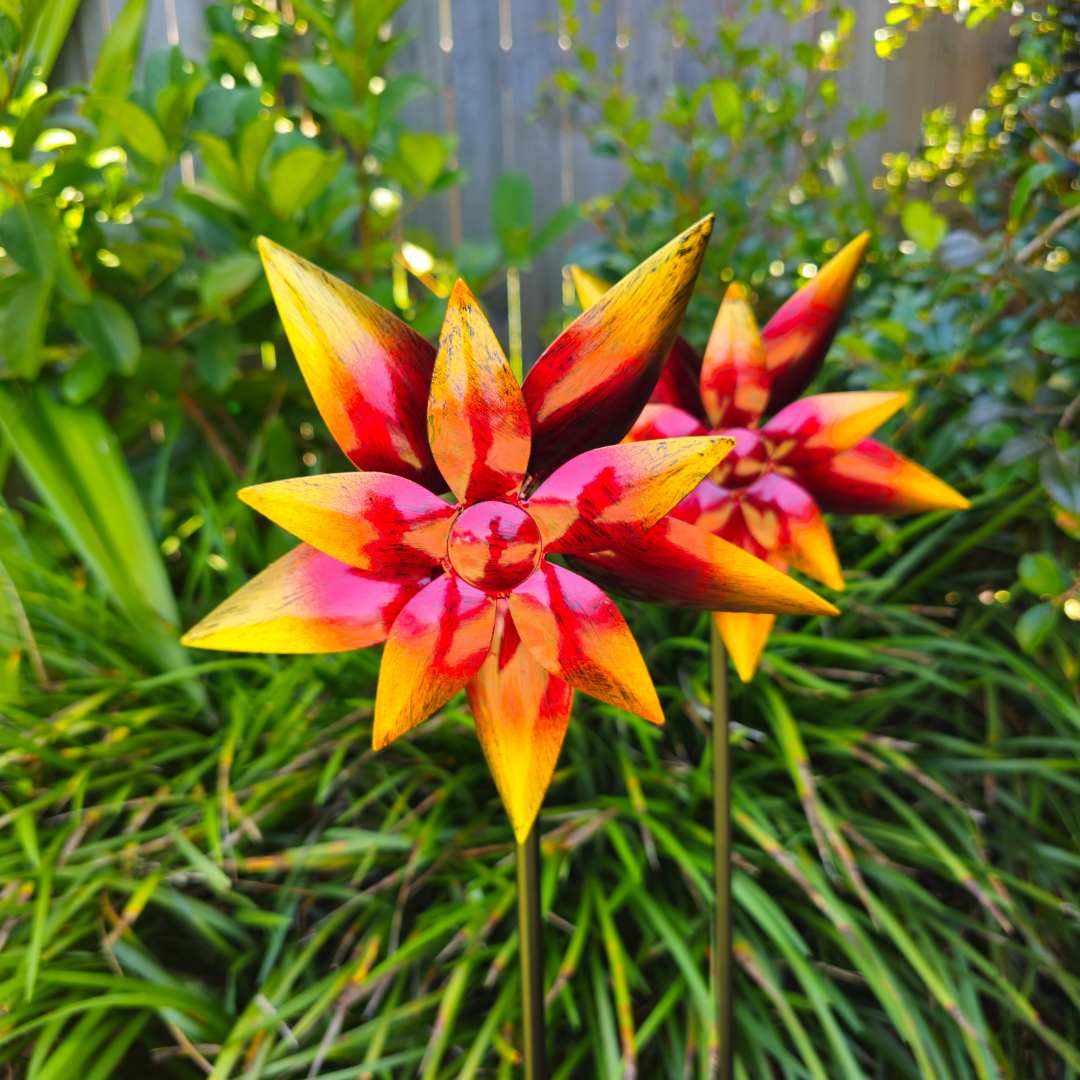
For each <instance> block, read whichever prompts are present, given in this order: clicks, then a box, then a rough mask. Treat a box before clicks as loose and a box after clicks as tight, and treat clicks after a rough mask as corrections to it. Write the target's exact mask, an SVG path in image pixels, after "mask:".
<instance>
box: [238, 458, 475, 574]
mask: <svg viewBox="0 0 1080 1080" xmlns="http://www.w3.org/2000/svg"><path fill="white" fill-rule="evenodd" d="M239 495H240V498H241V499H242V500H243V501H244V502H246V503H247V504H248V505H249V506H251V507H254V508H255V509H256V510H258V511H259V513H260V514H263V515H264V516H266V517H268V518H269V519H270V520H271V521H273V522H274V523H275V524H277V525H280V526H281V527H282V528H283V529H287V530H288V531H289V532H291V533H292V534H293V535H294V536H298V537H299V538H300V539H301V540H304V541H306V542H307V543H309V544H311V546H312V547H315V548H318V550H319V551H322V552H325V553H326V554H327V555H331V556H333V557H334V558H335V559H340V560H341V561H342V562H345V563H348V564H349V565H350V566H356V567H359V568H360V569H361V570H369V571H371V572H372V573H375V574H378V575H380V576H381V577H387V578H394V577H416V576H418V575H420V574H423V573H426V572H427V571H429V570H430V569H431V567H432V566H434V565H435V563H437V562H439V560H440V559H442V558H443V557H444V556H445V555H446V537H447V533H448V532H449V530H450V520H451V518H452V517H453V516H454V508H453V507H452V506H450V505H448V504H447V503H445V502H443V500H442V499H440V498H439V497H438V496H437V495H433V494H432V493H431V492H430V491H429V490H428V489H427V488H425V487H421V486H420V485H419V484H416V483H414V482H413V481H412V480H406V479H404V477H401V476H393V475H391V474H390V473H375V472H365V473H359V472H353V473H324V474H322V475H320V476H305V477H299V478H297V479H294V480H278V481H275V482H273V483H269V484H256V485H255V486H254V487H247V488H242V489H241V491H240V492H239Z"/></svg>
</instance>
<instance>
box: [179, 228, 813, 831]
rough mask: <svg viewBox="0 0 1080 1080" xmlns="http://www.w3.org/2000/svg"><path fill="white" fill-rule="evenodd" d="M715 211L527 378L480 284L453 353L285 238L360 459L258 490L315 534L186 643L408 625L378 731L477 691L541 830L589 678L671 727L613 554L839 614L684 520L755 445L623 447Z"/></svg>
mask: <svg viewBox="0 0 1080 1080" xmlns="http://www.w3.org/2000/svg"><path fill="white" fill-rule="evenodd" d="M711 228H712V220H711V218H707V219H705V220H703V221H701V222H699V223H698V224H697V225H695V226H693V227H692V228H690V229H688V230H687V231H686V232H685V233H683V234H682V235H680V236H678V237H676V239H674V240H672V241H671V242H670V243H669V244H667V245H666V246H665V247H664V248H662V249H661V250H660V251H658V252H657V253H656V254H655V255H653V256H652V257H651V258H649V259H647V260H646V261H645V262H644V263H642V264H641V265H640V266H639V267H637V268H636V269H635V270H633V271H632V272H631V273H630V274H628V275H627V276H626V277H625V278H624V279H623V280H622V281H620V282H619V283H618V284H617V285H615V286H614V287H613V288H612V289H610V290H608V291H607V292H606V293H605V294H604V296H603V297H602V298H600V299H599V300H598V301H597V303H595V304H594V305H593V306H592V307H590V309H589V310H588V311H586V312H585V313H584V314H582V315H581V316H580V317H579V318H578V319H576V320H575V321H574V322H573V323H572V324H571V325H570V326H569V327H568V328H567V329H566V330H565V331H564V332H563V333H562V334H561V335H560V336H559V337H558V338H557V339H556V340H555V341H554V342H553V343H552V344H551V345H550V346H549V347H548V348H547V350H546V351H545V352H544V353H543V355H542V356H541V357H540V358H539V359H538V360H537V361H536V363H535V365H533V367H532V369H531V370H530V372H529V374H528V377H527V378H526V379H525V380H524V381H523V383H522V384H520V385H519V383H518V381H517V379H516V378H515V376H514V374H513V372H512V370H511V368H510V366H509V364H508V363H507V360H506V358H505V356H504V354H503V352H502V349H501V348H500V346H499V343H498V341H497V339H496V336H495V334H494V332H493V331H492V329H491V327H490V326H489V324H488V322H487V320H486V319H485V317H484V314H483V312H482V311H481V309H480V307H479V305H478V304H477V302H476V300H475V299H474V297H473V296H472V295H471V294H470V292H469V290H468V288H467V287H466V286H465V284H464V283H463V282H458V284H457V285H456V286H455V287H454V290H453V292H452V294H451V296H450V300H449V304H448V306H447V311H446V318H445V321H444V323H443V328H442V332H441V335H440V340H439V346H438V350H436V349H435V348H433V347H432V346H431V345H430V344H429V343H428V342H427V341H425V340H424V339H423V338H421V337H420V336H418V335H417V334H416V333H415V332H414V331H413V330H411V329H410V328H409V327H408V326H407V325H406V324H405V323H404V322H402V321H401V320H399V319H398V318H396V317H395V316H394V315H393V314H391V313H390V312H389V311H386V310H385V309H383V308H381V307H380V306H379V305H377V304H375V303H374V302H373V301H371V300H369V299H368V298H366V297H365V296H363V295H362V294H360V293H359V292H357V291H356V290H354V289H352V288H351V287H349V286H348V285H346V284H345V283H343V282H341V281H339V280H337V279H335V278H333V277H331V276H330V275H328V274H326V273H324V272H323V271H322V270H320V269H318V268H317V267H315V266H313V265H312V264H311V263H308V262H306V261H305V260H303V259H301V258H300V257H299V256H296V255H294V254H292V253H291V252H289V251H286V250H285V249H284V248H281V247H279V246H277V245H276V244H273V243H272V242H270V241H267V240H262V241H261V242H260V250H261V253H262V257H263V262H264V265H265V267H266V271H267V275H268V277H269V279H270V284H271V288H272V291H273V294H274V300H275V302H276V304H277V307H278V310H279V312H280V314H281V317H282V320H283V322H284V325H285V329H286V333H287V335H288V337H289V341H290V343H291V344H292V347H293V350H294V352H295V354H296V358H297V361H298V362H299V364H300V368H301V371H302V372H303V375H304V378H305V380H306V381H307V384H308V387H309V388H310V390H311V394H312V397H313V398H314V400H315V403H316V405H317V406H318V408H319V411H320V413H321V414H322V416H323V419H324V420H325V421H326V424H327V427H328V428H329V429H330V432H331V434H332V435H333V436H334V438H335V439H336V440H337V442H338V444H339V445H340V447H341V449H342V450H343V451H344V453H345V454H346V455H347V456H348V458H349V459H350V460H351V461H352V463H353V465H355V466H356V470H357V471H353V472H347V473H331V474H328V475H321V476H308V477H302V478H298V479H293V480H280V481H276V482H272V483H266V484H259V485H257V486H255V487H250V488H245V489H244V490H243V491H241V492H240V497H241V498H242V499H243V500H244V501H245V502H247V503H248V504H250V505H251V506H253V507H254V508H255V509H257V510H258V511H259V512H261V513H262V514H264V515H265V516H266V517H268V518H270V519H271V520H272V521H274V522H276V523H277V524H278V525H280V526H282V527H283V528H285V529H286V530H288V531H289V532H291V533H293V534H294V535H295V536H297V537H298V538H299V539H300V541H301V543H300V544H299V545H298V546H297V547H295V548H294V549H293V550H292V551H290V552H289V553H288V554H287V555H285V556H283V557H282V558H280V559H278V560H277V561H276V562H275V563H273V564H272V565H271V566H270V567H268V568H267V569H266V570H264V571H263V572H262V573H260V574H258V575H257V576H256V577H255V578H254V579H253V580H252V581H250V582H249V583H248V584H247V585H245V586H244V587H242V588H241V589H240V590H239V591H238V592H236V593H235V594H234V595H233V596H231V597H230V598H229V599H228V600H226V601H225V602H224V603H223V604H222V605H221V606H220V607H218V608H217V609H216V610H215V611H213V612H211V614H209V615H208V616H207V617H206V618H204V619H203V620H202V622H200V623H199V624H198V625H197V626H196V627H194V629H192V630H191V631H189V632H188V634H187V635H186V636H185V638H184V642H185V644H187V645H192V646H196V647H198V648H204V649H228V650H240V651H249V652H279V653H313V652H334V651H342V650H347V649H358V648H363V647H365V646H369V645H375V644H378V643H379V642H382V641H385V642H386V645H385V651H384V653H383V658H382V666H381V669H380V674H379V683H378V688H377V692H376V698H375V715H374V725H373V741H374V745H375V748H376V749H379V748H382V747H384V746H386V745H388V744H389V743H390V742H392V741H393V740H394V739H396V738H398V737H399V736H401V735H403V734H405V733H406V732H408V731H410V730H411V729H412V728H413V727H415V726H416V725H417V724H419V723H420V722H421V721H423V720H424V719H425V718H426V717H428V716H429V715H431V713H432V712H434V711H435V710H437V709H438V708H439V707H440V706H442V705H444V704H445V703H446V702H447V701H448V700H449V699H450V698H451V697H453V696H454V694H456V693H457V692H458V691H460V690H462V689H465V690H467V692H468V696H469V700H470V703H471V706H472V711H473V715H474V717H475V719H476V730H477V735H478V736H479V739H480V743H481V745H482V747H483V751H484V754H485V755H486V757H487V760H488V763H489V765H490V768H491V771H492V774H493V776H494V778H495V783H496V786H497V787H498V790H499V793H500V795H501V797H502V800H503V803H504V805H505V806H506V810H507V813H508V814H509V817H510V819H511V822H512V825H513V828H514V832H515V835H516V837H517V839H518V842H519V843H521V842H523V841H524V839H525V837H526V836H527V835H528V833H529V831H530V829H531V827H532V824H533V822H534V820H535V818H536V815H537V813H538V811H539V809H540V805H541V803H542V801H543V798H544V793H545V791H546V790H547V787H548V784H549V783H550V780H551V776H552V773H553V771H554V768H555V763H556V760H557V758H558V754H559V750H560V748H561V746H562V742H563V737H564V734H565V731H566V725H567V722H568V720H569V716H570V708H571V703H572V698H573V693H574V691H575V690H582V691H584V692H585V693H587V694H591V695H592V696H594V697H596V698H598V699H600V700H601V701H604V702H607V703H609V704H612V705H615V706H617V707H619V708H622V709H626V710H628V711H630V712H633V713H636V714H637V715H639V716H642V717H644V718H645V719H646V720H649V721H652V722H654V723H662V722H663V712H662V710H661V707H660V702H659V700H658V698H657V695H656V690H655V688H654V686H653V683H652V679H651V677H650V676H649V672H648V670H647V668H646V666H645V662H644V660H643V658H642V656H641V653H640V651H639V649H638V646H637V644H636V643H635V641H634V638H633V636H632V634H631V632H630V630H629V628H628V626H627V625H626V622H625V620H624V619H623V616H622V615H621V614H620V612H619V609H618V608H617V607H616V606H615V604H614V603H613V602H612V601H611V600H610V599H609V598H608V596H607V595H606V594H605V593H604V592H603V591H601V589H600V588H598V587H597V585H596V584H594V583H593V581H591V580H589V576H598V577H600V578H602V579H603V578H609V577H611V576H612V573H611V570H610V566H609V565H608V564H617V563H619V562H620V560H628V563H627V565H631V566H633V567H634V569H633V571H632V572H631V573H629V574H623V575H622V576H621V577H620V576H619V574H618V573H615V574H614V577H615V578H616V579H618V580H617V581H616V584H618V585H620V586H621V587H622V589H623V591H626V592H629V593H632V594H634V595H637V596H640V597H645V598H652V599H658V600H663V601H665V602H669V603H670V602H674V603H678V604H683V605H687V606H693V607H696V608H702V609H706V610H725V611H738V612H747V611H749V612H762V613H772V612H794V613H804V614H823V613H834V612H835V609H834V608H833V607H832V605H830V604H829V603H827V602H826V601H824V600H822V599H821V598H820V597H818V596H817V595H816V594H814V593H813V592H811V591H810V590H809V589H807V588H805V587H804V586H802V585H800V584H798V583H797V582H795V581H794V580H792V579H791V578H789V577H787V576H785V575H784V574H783V573H781V572H780V571H779V570H778V569H776V568H774V567H772V566H770V565H769V564H768V563H767V562H765V561H762V560H760V559H758V558H756V557H755V556H754V555H753V554H750V553H748V552H746V551H744V550H742V548H740V547H739V546H736V545H733V544H730V543H728V542H726V541H725V540H723V539H721V538H719V537H717V536H715V535H713V534H712V533H711V532H710V531H708V530H707V529H704V528H699V527H698V526H697V525H695V524H693V523H689V522H686V521H684V520H678V519H677V518H675V517H669V516H666V515H668V512H669V511H670V510H671V509H672V508H673V507H675V506H676V505H677V504H679V503H680V502H681V501H682V500H683V499H684V498H685V497H686V496H687V495H689V494H690V493H691V492H692V491H694V489H695V488H697V487H698V485H699V484H700V483H701V482H702V481H703V480H704V479H705V478H706V477H707V476H708V475H709V474H710V473H713V472H714V471H715V470H716V468H717V466H718V465H719V464H720V462H721V459H723V458H724V456H725V455H726V454H728V453H729V451H731V450H732V448H733V447H735V446H736V440H735V439H733V438H731V437H728V436H724V435H708V434H705V433H704V429H702V430H701V431H700V432H699V431H697V430H695V431H694V432H692V433H685V434H684V433H681V432H680V433H674V434H673V435H672V437H667V438H661V439H658V440H654V441H639V442H620V440H622V439H623V437H624V436H625V435H626V434H627V432H628V431H629V430H630V428H631V426H632V425H633V424H634V422H635V420H637V418H638V416H639V414H640V412H641V410H642V407H643V406H644V405H645V403H646V401H647V400H648V398H649V395H650V394H651V393H652V391H653V389H654V387H655V385H656V382H657V379H658V378H659V376H660V373H661V370H662V367H663V364H664V361H665V358H666V357H667V355H668V352H669V350H670V349H671V348H672V344H673V342H674V340H675V335H676V331H677V328H678V325H679V322H680V321H681V319H682V317H683V313H684V311H685V309H686V304H687V301H688V299H689V296H690V292H691V289H692V287H693V283H694V280H695V278H696V276H697V273H698V270H699V268H700V265H701V260H702V256H703V254H704V250H705V245H706V243H707V241H708V237H709V233H710V231H711ZM698 427H700V425H698ZM551 556H557V557H559V558H561V559H565V560H566V561H568V562H570V563H572V565H573V566H574V568H575V569H573V570H571V569H569V568H568V567H567V566H565V565H560V563H558V562H555V561H553V560H552V558H551ZM579 571H580V572H579Z"/></svg>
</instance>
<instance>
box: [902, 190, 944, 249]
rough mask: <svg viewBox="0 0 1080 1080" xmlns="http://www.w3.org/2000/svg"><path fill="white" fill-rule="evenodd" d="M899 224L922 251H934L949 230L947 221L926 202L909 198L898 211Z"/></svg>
mask: <svg viewBox="0 0 1080 1080" xmlns="http://www.w3.org/2000/svg"><path fill="white" fill-rule="evenodd" d="M900 224H901V225H902V226H903V228H904V232H905V233H907V235H908V237H909V238H910V239H912V240H914V241H915V243H916V244H918V245H919V247H921V248H922V249H923V250H924V251H927V252H932V251H934V250H935V249H936V248H937V246H938V244H940V243H941V241H942V240H943V239H944V238H945V234H946V233H947V232H948V231H949V223H948V222H947V221H946V220H945V218H944V217H942V216H941V214H939V213H938V212H937V211H936V210H935V209H934V208H933V207H932V206H931V205H930V204H929V203H928V202H925V201H923V200H922V199H911V200H909V201H908V202H906V203H904V207H903V209H902V210H901V211H900Z"/></svg>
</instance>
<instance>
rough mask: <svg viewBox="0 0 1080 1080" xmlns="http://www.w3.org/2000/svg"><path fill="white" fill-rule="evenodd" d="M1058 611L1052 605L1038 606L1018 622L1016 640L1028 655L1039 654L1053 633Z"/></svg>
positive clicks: (1028, 610)
mask: <svg viewBox="0 0 1080 1080" xmlns="http://www.w3.org/2000/svg"><path fill="white" fill-rule="evenodd" d="M1057 620H1058V611H1057V608H1055V607H1054V606H1053V605H1052V604H1036V605H1035V606H1034V607H1030V608H1028V609H1027V611H1025V612H1024V613H1023V615H1021V616H1020V618H1019V619H1017V620H1016V640H1017V641H1018V642H1019V643H1020V648H1021V649H1023V650H1024V652H1026V653H1033V652H1037V651H1038V649H1039V646H1040V645H1042V644H1043V642H1045V641H1046V639H1047V638H1048V637H1049V636H1050V634H1051V633H1053V630H1054V627H1055V625H1056V624H1057Z"/></svg>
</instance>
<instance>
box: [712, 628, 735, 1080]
mask: <svg viewBox="0 0 1080 1080" xmlns="http://www.w3.org/2000/svg"><path fill="white" fill-rule="evenodd" d="M710 624H711V626H712V637H711V642H710V644H711V649H710V666H711V676H712V751H713V870H714V875H715V878H714V880H715V884H716V901H715V903H714V905H713V950H712V984H713V1003H714V1005H715V1009H716V1017H715V1024H716V1030H715V1032H714V1041H713V1048H712V1052H713V1069H712V1075H713V1077H714V1078H715V1080H731V1076H732V1070H733V1065H734V1053H733V1047H732V1041H731V1034H732V1032H731V744H730V740H729V736H728V671H727V652H726V650H725V649H724V643H723V641H722V640H721V638H720V634H719V633H718V631H717V629H716V623H715V622H713V621H712V620H710Z"/></svg>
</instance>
